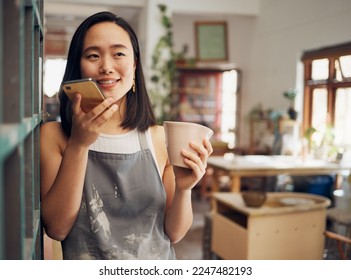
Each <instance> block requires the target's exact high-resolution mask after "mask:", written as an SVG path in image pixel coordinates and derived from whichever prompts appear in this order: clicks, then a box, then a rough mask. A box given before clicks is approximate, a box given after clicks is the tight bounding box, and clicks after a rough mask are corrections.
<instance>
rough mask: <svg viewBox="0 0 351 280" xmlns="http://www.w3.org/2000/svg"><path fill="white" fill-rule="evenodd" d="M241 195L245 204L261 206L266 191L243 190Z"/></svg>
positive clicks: (265, 197)
mask: <svg viewBox="0 0 351 280" xmlns="http://www.w3.org/2000/svg"><path fill="white" fill-rule="evenodd" d="M241 195H242V198H243V200H244V202H245V205H246V206H248V207H255V208H258V207H261V206H262V205H263V204H264V203H265V201H266V199H267V195H266V192H264V191H243V192H242V193H241Z"/></svg>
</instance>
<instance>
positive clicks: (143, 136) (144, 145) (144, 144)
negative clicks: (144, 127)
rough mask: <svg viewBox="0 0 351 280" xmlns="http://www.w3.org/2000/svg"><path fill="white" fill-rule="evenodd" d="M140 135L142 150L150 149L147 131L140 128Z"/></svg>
mask: <svg viewBox="0 0 351 280" xmlns="http://www.w3.org/2000/svg"><path fill="white" fill-rule="evenodd" d="M138 137H139V143H140V148H141V149H142V150H146V149H148V148H149V146H148V144H147V139H146V133H145V132H141V131H139V130H138Z"/></svg>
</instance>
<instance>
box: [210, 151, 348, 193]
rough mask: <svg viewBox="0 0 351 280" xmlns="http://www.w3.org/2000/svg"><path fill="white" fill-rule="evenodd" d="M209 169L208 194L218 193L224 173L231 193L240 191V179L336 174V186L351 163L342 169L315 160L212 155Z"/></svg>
mask: <svg viewBox="0 0 351 280" xmlns="http://www.w3.org/2000/svg"><path fill="white" fill-rule="evenodd" d="M208 166H209V167H211V168H213V180H212V185H211V192H217V191H219V176H220V175H221V174H223V173H225V174H227V175H229V176H230V178H231V191H232V192H239V191H240V179H241V177H264V176H277V175H280V174H288V175H298V176H301V175H326V174H336V176H337V185H338V186H339V185H340V183H341V179H342V174H343V173H345V172H350V170H351V163H350V164H349V165H347V166H345V165H340V164H337V163H332V162H328V161H325V160H318V159H308V160H302V159H300V158H296V157H293V156H256V155H249V156H234V157H233V158H228V157H226V156H211V157H209V159H208Z"/></svg>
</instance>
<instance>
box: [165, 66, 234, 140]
mask: <svg viewBox="0 0 351 280" xmlns="http://www.w3.org/2000/svg"><path fill="white" fill-rule="evenodd" d="M230 70H233V69H216V68H211V69H210V68H187V67H186V68H178V69H177V73H176V79H175V83H174V86H173V90H172V115H173V119H174V120H178V121H187V122H196V123H200V124H204V125H206V126H208V127H210V128H211V129H213V130H214V131H215V133H216V135H217V136H218V134H219V133H220V132H221V130H222V127H223V118H224V116H223V113H224V112H223V102H224V100H223V98H224V97H225V94H224V93H225V90H226V89H225V87H224V86H225V85H224V73H225V72H227V71H230ZM235 77H236V76H235ZM232 80H233V79H232ZM235 82H236V81H235ZM233 83H234V81H233ZM232 91H233V92H232V93H231V94H232V95H234V96H235V94H236V92H235V90H232ZM235 98H236V96H235ZM232 106H233V111H232V115H230V116H228V118H227V121H228V120H229V121H232V123H233V124H232V126H233V127H235V112H236V103H235V102H233V104H232Z"/></svg>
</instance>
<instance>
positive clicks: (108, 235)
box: [62, 132, 175, 260]
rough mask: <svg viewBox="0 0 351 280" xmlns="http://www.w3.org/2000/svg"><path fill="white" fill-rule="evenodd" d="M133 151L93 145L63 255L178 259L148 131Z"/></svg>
mask: <svg viewBox="0 0 351 280" xmlns="http://www.w3.org/2000/svg"><path fill="white" fill-rule="evenodd" d="M138 135H139V142H140V146H141V150H140V151H138V152H136V153H133V154H112V153H103V152H96V151H91V150H90V151H89V155H88V166H87V171H86V177H85V182H84V190H83V196H82V202H81V207H80V210H79V213H78V217H77V219H76V221H75V223H74V225H73V227H72V229H71V231H70V233H69V235H68V236H67V237H66V239H65V240H63V241H62V250H63V258H64V259H75V260H77V259H155V260H156V259H175V253H174V248H173V246H172V244H171V243H170V240H169V238H168V236H167V235H166V233H165V232H164V217H165V203H166V193H165V191H164V187H163V184H162V181H161V179H160V176H159V174H158V169H157V166H156V163H155V161H154V158H153V156H152V154H151V151H150V149H149V148H148V145H147V140H146V135H145V133H142V132H139V133H138Z"/></svg>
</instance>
